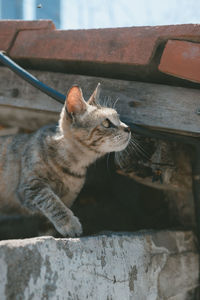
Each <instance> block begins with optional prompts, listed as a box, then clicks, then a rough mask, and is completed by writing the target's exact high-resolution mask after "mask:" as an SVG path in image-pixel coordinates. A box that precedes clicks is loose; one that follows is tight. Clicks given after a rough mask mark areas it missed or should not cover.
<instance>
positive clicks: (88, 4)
mask: <svg viewBox="0 0 200 300" xmlns="http://www.w3.org/2000/svg"><path fill="white" fill-rule="evenodd" d="M0 18H1V19H23V20H37V19H51V20H53V22H54V24H55V25H56V28H57V29H79V28H81V29H88V28H106V27H126V26H153V25H154V26H155V25H167V24H187V23H199V22H200V1H199V0H168V1H160V0H0Z"/></svg>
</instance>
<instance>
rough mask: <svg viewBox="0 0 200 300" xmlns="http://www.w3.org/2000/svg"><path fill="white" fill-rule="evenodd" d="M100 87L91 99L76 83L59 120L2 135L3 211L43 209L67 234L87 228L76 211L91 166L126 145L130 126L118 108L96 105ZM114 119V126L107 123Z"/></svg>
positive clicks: (0, 187) (0, 180)
mask: <svg viewBox="0 0 200 300" xmlns="http://www.w3.org/2000/svg"><path fill="white" fill-rule="evenodd" d="M97 94H98V93H97V90H95V92H94V93H93V95H92V96H91V98H90V102H88V103H89V104H88V103H86V102H85V101H84V99H83V97H82V92H81V89H80V88H79V87H72V88H71V90H70V91H69V93H68V96H67V99H66V103H65V105H64V107H63V109H62V112H61V115H60V120H59V125H51V126H46V127H43V128H41V129H40V130H38V131H37V132H35V133H33V134H21V135H16V136H7V137H1V138H0V208H1V211H2V212H8V211H10V210H11V211H15V212H16V211H19V212H21V213H33V212H35V213H42V214H43V215H45V216H46V217H47V218H48V219H49V220H50V221H51V222H52V223H53V225H54V226H55V228H56V229H57V231H58V232H59V233H61V234H62V235H63V236H76V235H80V234H81V233H82V227H81V224H80V222H79V220H78V218H77V217H75V216H74V215H73V213H72V211H71V210H70V207H71V205H72V204H73V202H74V200H75V198H76V197H77V195H78V193H79V192H80V190H81V188H82V186H83V184H84V181H85V175H86V171H87V167H88V166H89V165H90V164H91V163H93V162H94V161H95V160H96V159H98V158H99V157H101V156H103V155H104V154H106V153H108V152H113V151H121V150H123V149H124V148H125V147H126V146H127V144H128V142H129V139H130V132H129V130H128V127H127V126H126V125H125V124H123V123H122V122H120V120H119V117H118V115H117V113H116V111H115V110H114V109H111V108H104V107H100V106H99V104H95V101H97V99H95V97H96V95H97ZM105 119H109V120H110V121H111V122H112V125H113V126H112V127H110V128H105V127H104V126H103V125H102V122H103V121H104V120H105Z"/></svg>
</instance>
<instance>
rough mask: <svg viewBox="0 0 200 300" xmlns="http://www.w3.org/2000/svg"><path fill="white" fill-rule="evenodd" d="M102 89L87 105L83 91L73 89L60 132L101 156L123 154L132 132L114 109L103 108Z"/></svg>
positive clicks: (63, 115)
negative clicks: (120, 152)
mask: <svg viewBox="0 0 200 300" xmlns="http://www.w3.org/2000/svg"><path fill="white" fill-rule="evenodd" d="M99 91H100V85H99V84H98V86H97V88H96V89H95V91H94V93H93V94H92V96H91V97H90V99H89V100H88V102H86V101H85V100H84V98H83V94H82V91H81V89H80V87H78V86H73V87H72V88H71V89H70V90H69V92H68V94H67V97H66V101H65V104H64V107H63V110H62V113H61V117H60V121H59V125H60V130H61V131H62V133H63V135H64V136H66V138H67V137H68V138H73V139H76V140H77V141H78V143H80V144H82V145H83V147H88V149H90V150H92V151H94V152H97V153H102V154H104V153H108V152H116V151H122V150H123V149H125V148H126V146H127V145H128V143H129V140H130V138H131V132H130V128H129V127H128V126H127V125H126V124H124V123H122V122H121V121H120V119H119V115H118V113H117V112H116V110H115V109H113V108H108V107H102V106H100V105H99V101H98V97H99Z"/></svg>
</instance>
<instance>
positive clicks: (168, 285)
mask: <svg viewBox="0 0 200 300" xmlns="http://www.w3.org/2000/svg"><path fill="white" fill-rule="evenodd" d="M198 270H199V265H198V254H197V249H196V243H195V239H194V236H193V234H192V233H191V232H169V231H160V232H153V231H152V232H140V233H135V234H133V233H123V234H122V233H121V234H118V233H109V234H107V235H99V236H92V237H83V238H75V239H54V238H52V237H40V238H32V239H25V240H8V241H2V242H0V295H1V296H0V299H1V300H5V299H6V300H10V299H14V300H15V299H16V300H21V299H22V300H38V299H55V300H84V299H92V300H96V299H97V300H101V299H102V300H111V299H113V300H118V299H119V300H126V299H134V300H158V299H163V300H164V299H170V300H188V299H194V298H193V297H194V296H193V295H194V292H193V291H194V290H195V287H196V286H197V284H198Z"/></svg>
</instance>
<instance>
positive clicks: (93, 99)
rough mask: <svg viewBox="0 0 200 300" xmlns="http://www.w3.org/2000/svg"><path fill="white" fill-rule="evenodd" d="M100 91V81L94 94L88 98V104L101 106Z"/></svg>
mask: <svg viewBox="0 0 200 300" xmlns="http://www.w3.org/2000/svg"><path fill="white" fill-rule="evenodd" d="M100 91H101V85H100V83H98V84H97V87H96V89H95V90H94V92H93V94H92V96H91V97H90V99H89V100H88V104H90V105H95V106H100V105H99V95H100Z"/></svg>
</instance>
